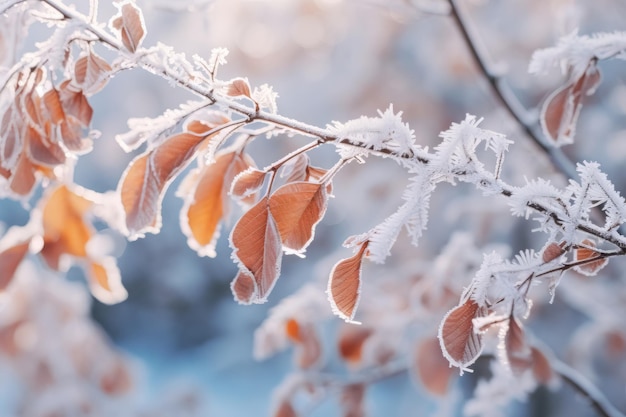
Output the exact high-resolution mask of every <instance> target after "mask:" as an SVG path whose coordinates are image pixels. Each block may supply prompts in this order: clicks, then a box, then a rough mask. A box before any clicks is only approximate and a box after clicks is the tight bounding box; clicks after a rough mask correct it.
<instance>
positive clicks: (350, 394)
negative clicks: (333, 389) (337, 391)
mask: <svg viewBox="0 0 626 417" xmlns="http://www.w3.org/2000/svg"><path fill="white" fill-rule="evenodd" d="M365 388H366V386H365V384H362V383H356V384H349V385H346V386H345V387H344V388H343V389H342V390H341V408H342V411H343V417H364V416H365V408H364V406H363V400H364V399H365Z"/></svg>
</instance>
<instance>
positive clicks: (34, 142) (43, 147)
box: [24, 126, 66, 166]
mask: <svg viewBox="0 0 626 417" xmlns="http://www.w3.org/2000/svg"><path fill="white" fill-rule="evenodd" d="M24 140H25V142H26V143H27V144H28V147H27V148H26V149H27V151H28V156H29V157H30V158H29V159H30V160H31V161H32V162H34V163H35V164H40V165H49V166H56V165H62V164H64V163H65V160H66V156H65V151H63V149H62V148H61V147H60V146H59V145H58V144H57V143H51V142H49V141H46V138H44V137H42V136H41V135H40V134H39V132H37V131H36V130H35V129H33V128H31V127H30V126H29V127H27V128H26V134H25V137H24Z"/></svg>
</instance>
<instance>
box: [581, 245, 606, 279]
mask: <svg viewBox="0 0 626 417" xmlns="http://www.w3.org/2000/svg"><path fill="white" fill-rule="evenodd" d="M582 244H583V245H586V246H589V247H595V246H596V244H595V243H594V242H593V241H591V240H589V239H585V240H583V241H582ZM600 255H601V254H600V252H597V251H595V250H593V249H590V248H585V247H579V248H577V249H576V255H575V259H576V261H577V262H578V261H585V260H587V259H589V260H591V259H594V258H598V257H599V256H600ZM607 263H609V259H608V258H599V259H597V260H595V261H589V262H587V263H584V264H582V265H578V266H576V267H574V269H575V270H576V271H578V272H580V273H581V274H583V275H587V276H594V275H596V274H597V273H598V271H600V270H601V269H602V268H604V267H605V266H606V264H607Z"/></svg>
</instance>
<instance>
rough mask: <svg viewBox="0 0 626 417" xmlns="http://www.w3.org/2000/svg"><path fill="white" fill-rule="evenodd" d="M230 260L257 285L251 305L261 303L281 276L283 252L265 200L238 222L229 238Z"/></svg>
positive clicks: (266, 199) (276, 228)
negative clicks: (250, 276)
mask: <svg viewBox="0 0 626 417" xmlns="http://www.w3.org/2000/svg"><path fill="white" fill-rule="evenodd" d="M230 246H231V248H233V259H235V261H237V262H238V264H239V267H240V268H241V269H242V270H244V271H246V272H249V273H250V274H251V275H252V276H253V277H254V281H255V282H256V289H257V291H256V293H255V294H254V296H253V298H252V300H251V302H253V303H264V302H265V301H267V296H268V295H269V293H270V292H271V291H272V288H273V287H274V284H276V280H277V279H278V276H279V274H280V262H281V259H282V248H281V242H280V234H279V233H278V227H277V226H276V222H275V221H274V218H273V216H272V214H271V212H270V210H269V202H268V198H267V197H264V198H263V199H261V200H260V201H259V202H258V203H257V204H256V205H254V206H252V208H251V209H250V210H248V211H247V212H246V213H245V214H244V215H243V216H242V217H241V218H240V219H239V221H238V222H237V224H236V225H235V227H234V228H233V231H232V232H231V235H230Z"/></svg>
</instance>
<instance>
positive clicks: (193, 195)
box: [179, 151, 254, 257]
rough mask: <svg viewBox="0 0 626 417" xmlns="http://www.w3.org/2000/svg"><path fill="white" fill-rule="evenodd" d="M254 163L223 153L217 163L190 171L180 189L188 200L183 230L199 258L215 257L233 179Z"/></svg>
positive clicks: (238, 154)
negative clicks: (200, 256)
mask: <svg viewBox="0 0 626 417" xmlns="http://www.w3.org/2000/svg"><path fill="white" fill-rule="evenodd" d="M252 163H254V162H252V160H251V159H249V158H248V157H247V156H246V155H243V154H241V153H239V152H236V151H235V152H227V153H221V154H218V155H217V156H216V158H215V162H214V163H212V164H210V165H205V166H204V167H202V168H198V169H195V170H193V171H191V172H190V173H189V176H188V177H187V178H185V181H184V182H183V185H182V186H181V188H180V189H179V192H180V194H181V195H183V196H185V204H184V206H183V209H182V212H181V218H180V221H181V229H182V230H183V233H184V234H185V236H187V243H188V245H189V246H190V247H191V248H192V249H194V250H195V251H196V252H198V254H199V255H202V256H210V257H214V256H215V255H216V254H215V244H216V242H217V238H218V237H219V228H220V222H221V220H222V218H224V217H226V216H227V215H228V211H229V200H228V196H227V192H228V188H229V187H230V183H231V182H232V181H233V178H234V177H235V176H236V175H238V174H239V173H240V172H242V171H244V170H246V169H247V168H248V167H249V166H250V164H252ZM183 188H187V189H186V190H183ZM185 194H186V195H185Z"/></svg>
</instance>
